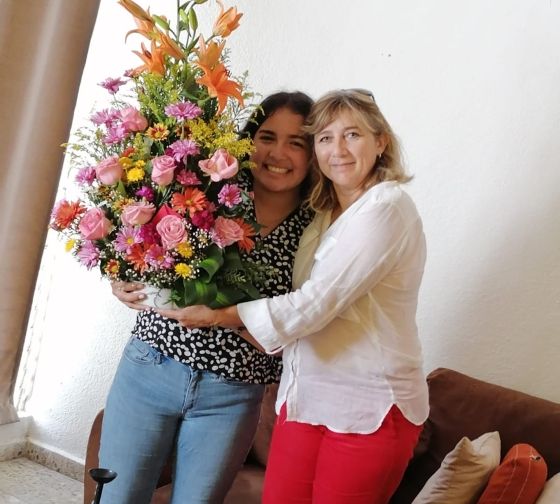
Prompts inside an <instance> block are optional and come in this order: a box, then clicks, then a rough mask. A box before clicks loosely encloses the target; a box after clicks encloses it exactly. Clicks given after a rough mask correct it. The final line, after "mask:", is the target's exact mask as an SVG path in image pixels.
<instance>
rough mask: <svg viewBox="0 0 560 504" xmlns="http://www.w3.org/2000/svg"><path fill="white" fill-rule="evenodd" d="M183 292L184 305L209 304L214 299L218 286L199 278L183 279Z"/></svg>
mask: <svg viewBox="0 0 560 504" xmlns="http://www.w3.org/2000/svg"><path fill="white" fill-rule="evenodd" d="M184 292H185V295H184V301H185V305H186V306H189V305H195V304H202V305H206V306H210V304H211V303H212V302H213V301H214V300H215V299H216V294H217V293H218V287H217V286H216V284H215V283H206V282H201V281H200V280H185V281H184Z"/></svg>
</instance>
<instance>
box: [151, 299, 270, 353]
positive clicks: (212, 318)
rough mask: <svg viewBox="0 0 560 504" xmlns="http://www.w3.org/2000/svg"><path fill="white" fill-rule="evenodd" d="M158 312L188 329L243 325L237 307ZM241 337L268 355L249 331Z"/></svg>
mask: <svg viewBox="0 0 560 504" xmlns="http://www.w3.org/2000/svg"><path fill="white" fill-rule="evenodd" d="M156 311H157V312H158V313H159V314H160V315H163V316H164V317H167V318H171V319H174V320H177V321H178V322H179V323H180V324H181V325H183V326H185V327H187V328H195V327H209V326H219V327H229V328H232V329H239V327H241V326H242V325H243V322H241V319H240V318H239V315H238V313H237V306H229V307H227V308H220V309H217V310H213V309H211V308H208V307H207V306H204V305H194V306H187V307H186V308H180V309H177V310H156ZM239 335H240V336H241V337H242V338H243V339H244V340H245V341H247V342H248V343H250V344H251V345H253V346H254V347H255V348H256V349H257V350H259V351H261V352H263V353H266V351H265V349H264V348H263V347H262V346H261V345H260V344H259V342H258V341H257V340H256V339H255V338H253V336H251V334H249V331H247V330H246V329H244V328H243V329H242V330H241V331H240V332H239Z"/></svg>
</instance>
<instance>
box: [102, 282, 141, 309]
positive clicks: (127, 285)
mask: <svg viewBox="0 0 560 504" xmlns="http://www.w3.org/2000/svg"><path fill="white" fill-rule="evenodd" d="M142 288H144V285H143V284H141V283H131V282H111V290H112V292H113V296H115V297H116V298H117V299H118V300H119V301H120V302H121V303H123V304H125V305H126V306H128V307H129V308H132V309H133V310H138V311H142V310H146V309H148V308H149V306H146V305H143V304H142V300H143V299H146V295H145V294H143V293H141V292H137V291H139V290H140V289H142Z"/></svg>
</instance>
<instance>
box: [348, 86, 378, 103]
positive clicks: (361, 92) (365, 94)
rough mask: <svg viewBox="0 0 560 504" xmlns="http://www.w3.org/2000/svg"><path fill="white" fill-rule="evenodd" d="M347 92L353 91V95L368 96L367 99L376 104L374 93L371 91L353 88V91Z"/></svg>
mask: <svg viewBox="0 0 560 504" xmlns="http://www.w3.org/2000/svg"><path fill="white" fill-rule="evenodd" d="M345 91H351V92H352V93H358V94H361V95H364V96H367V97H369V98H371V101H372V102H374V103H375V97H374V96H373V93H372V92H371V91H370V90H369V89H363V88H351V89H346V90H345Z"/></svg>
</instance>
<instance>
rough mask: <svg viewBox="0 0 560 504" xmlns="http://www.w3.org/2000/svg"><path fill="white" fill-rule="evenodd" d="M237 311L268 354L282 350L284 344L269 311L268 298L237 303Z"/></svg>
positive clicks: (248, 329)
mask: <svg viewBox="0 0 560 504" xmlns="http://www.w3.org/2000/svg"><path fill="white" fill-rule="evenodd" d="M237 313H238V314H239V318H240V319H241V320H242V322H243V325H244V326H245V327H246V329H247V331H249V333H250V334H251V336H253V338H255V339H256V340H257V341H258V342H259V344H260V345H261V346H262V347H263V348H264V349H265V351H266V353H267V354H274V353H276V352H279V351H280V350H282V348H283V346H282V343H281V342H280V339H279V338H278V334H277V331H276V329H275V327H274V324H273V323H272V320H271V318H270V315H269V311H268V300H267V299H257V300H256V301H248V302H247V303H240V304H238V305H237Z"/></svg>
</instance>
